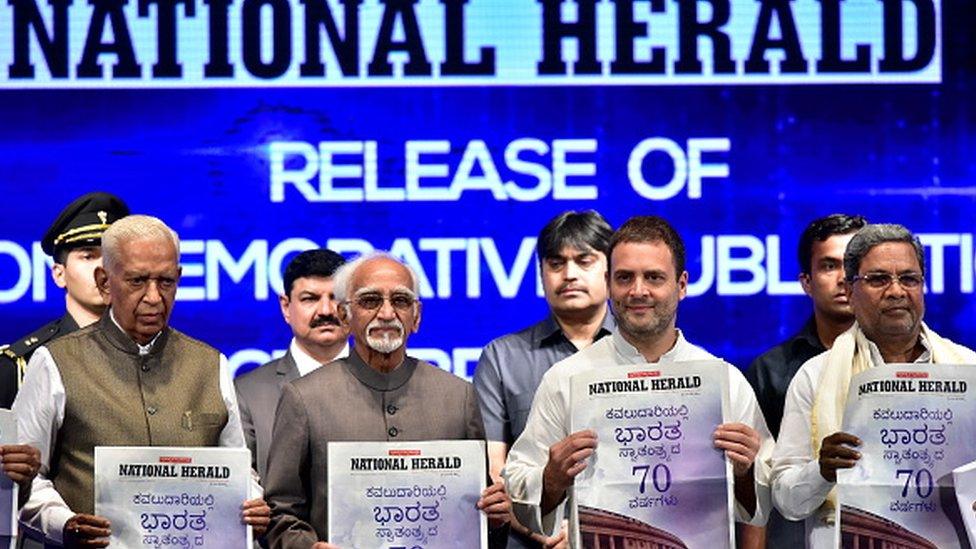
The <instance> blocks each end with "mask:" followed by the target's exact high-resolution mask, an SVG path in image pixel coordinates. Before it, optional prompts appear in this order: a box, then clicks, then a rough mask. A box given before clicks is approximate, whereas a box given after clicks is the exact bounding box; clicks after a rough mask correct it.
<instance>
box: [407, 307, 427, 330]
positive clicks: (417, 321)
mask: <svg viewBox="0 0 976 549" xmlns="http://www.w3.org/2000/svg"><path fill="white" fill-rule="evenodd" d="M415 306H416V307H417V311H416V314H415V315H413V326H411V328H410V333H412V334H415V333H417V330H419V329H420V311H421V309H423V308H424V307H423V306H424V304H423V303H421V302H420V301H418V302H417V303H416V305H415Z"/></svg>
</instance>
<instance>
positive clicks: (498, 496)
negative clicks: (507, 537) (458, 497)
mask: <svg viewBox="0 0 976 549" xmlns="http://www.w3.org/2000/svg"><path fill="white" fill-rule="evenodd" d="M478 509H481V510H482V511H484V513H485V514H486V515H488V526H489V527H490V528H492V529H495V528H499V527H501V526H504V525H505V524H506V523H508V522H510V521H511V520H512V500H511V498H509V497H508V493H507V492H506V491H505V483H504V482H502V481H497V482H495V483H494V484H492V485H491V486H489V487H487V488H485V489H484V490H483V491H482V492H481V499H479V500H478Z"/></svg>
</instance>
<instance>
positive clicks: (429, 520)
mask: <svg viewBox="0 0 976 549" xmlns="http://www.w3.org/2000/svg"><path fill="white" fill-rule="evenodd" d="M487 471H488V469H487V465H486V462H485V443H484V441H478V440H449V441H428V442H330V443H329V471H328V474H329V541H330V542H331V543H334V544H336V545H338V546H339V547H343V548H354V547H383V548H384V549H387V548H388V549H417V548H420V549H431V548H438V547H457V548H464V549H471V548H475V547H481V548H485V547H487V546H488V522H487V518H486V516H485V514H484V513H482V512H481V511H479V510H478V508H477V507H476V505H477V502H478V499H479V498H480V497H481V491H482V490H483V489H484V487H485V482H486V480H487Z"/></svg>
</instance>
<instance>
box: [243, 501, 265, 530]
mask: <svg viewBox="0 0 976 549" xmlns="http://www.w3.org/2000/svg"><path fill="white" fill-rule="evenodd" d="M242 509H243V511H241V516H242V517H243V518H244V524H250V525H251V528H253V530H254V537H256V538H258V537H261V536H263V535H264V533H265V532H267V531H268V524H270V523H271V508H270V507H268V504H267V503H265V502H264V500H263V499H261V498H255V499H249V500H247V501H245V502H244V506H243V507H242Z"/></svg>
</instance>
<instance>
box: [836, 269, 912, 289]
mask: <svg viewBox="0 0 976 549" xmlns="http://www.w3.org/2000/svg"><path fill="white" fill-rule="evenodd" d="M858 280H860V281H862V282H864V283H865V284H867V285H868V286H869V287H871V288H874V289H876V290H883V289H885V288H887V287H888V286H891V283H892V282H894V281H896V280H897V281H898V285H899V286H901V287H902V288H904V289H906V290H914V289H916V288H920V287H921V286H922V283H923V282H925V278H924V277H923V276H922V273H901V274H899V275H894V274H891V273H868V274H865V275H857V276H855V277H854V278H852V279H851V283H854V282H857V281H858Z"/></svg>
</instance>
